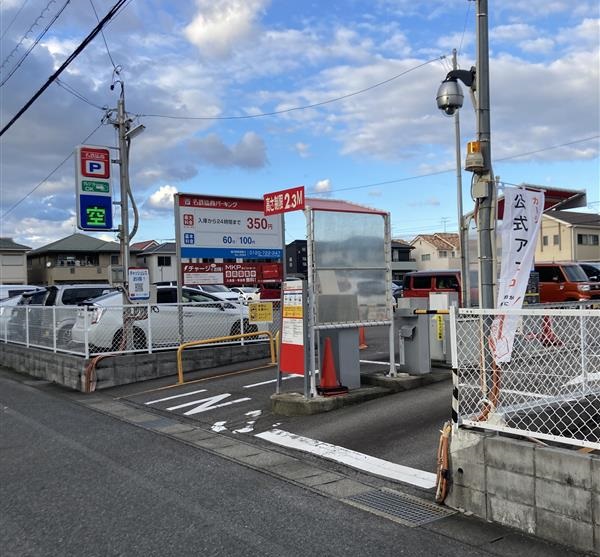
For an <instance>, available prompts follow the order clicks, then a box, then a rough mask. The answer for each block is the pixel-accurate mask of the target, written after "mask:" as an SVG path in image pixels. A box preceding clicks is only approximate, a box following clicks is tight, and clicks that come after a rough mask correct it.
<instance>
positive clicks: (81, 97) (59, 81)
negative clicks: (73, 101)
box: [55, 78, 108, 110]
mask: <svg viewBox="0 0 600 557" xmlns="http://www.w3.org/2000/svg"><path fill="white" fill-rule="evenodd" d="M55 83H56V85H58V86H59V87H62V88H63V89H64V90H65V91H66V92H67V93H70V94H71V95H73V96H74V97H76V98H78V99H79V100H80V101H83V102H84V103H87V104H89V105H90V106H93V107H94V108H97V109H98V110H106V109H107V108H108V107H107V106H100V105H99V104H96V103H94V102H92V101H90V100H89V99H88V98H87V97H86V96H85V95H83V93H80V92H79V91H77V89H75V87H72V86H71V85H69V84H68V83H65V82H64V81H62V79H58V78H57V79H56V82H55Z"/></svg>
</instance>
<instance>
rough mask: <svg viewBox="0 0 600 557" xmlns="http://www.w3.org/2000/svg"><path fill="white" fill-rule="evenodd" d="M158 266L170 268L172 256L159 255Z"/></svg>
mask: <svg viewBox="0 0 600 557" xmlns="http://www.w3.org/2000/svg"><path fill="white" fill-rule="evenodd" d="M158 266H159V267H170V266H171V256H170V255H159V256H158Z"/></svg>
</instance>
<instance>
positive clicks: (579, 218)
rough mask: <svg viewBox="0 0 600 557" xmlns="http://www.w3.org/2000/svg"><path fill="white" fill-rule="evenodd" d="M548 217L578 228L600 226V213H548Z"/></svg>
mask: <svg viewBox="0 0 600 557" xmlns="http://www.w3.org/2000/svg"><path fill="white" fill-rule="evenodd" d="M545 215H546V216H548V217H550V218H553V219H558V220H560V221H562V222H566V223H567V224H573V225H577V226H591V227H592V228H594V227H597V226H600V215H599V214H598V213H575V212H573V211H548V212H547V213H545Z"/></svg>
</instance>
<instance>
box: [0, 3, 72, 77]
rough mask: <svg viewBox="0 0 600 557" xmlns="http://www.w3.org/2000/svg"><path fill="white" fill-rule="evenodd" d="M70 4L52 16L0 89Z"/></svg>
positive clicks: (66, 4)
mask: <svg viewBox="0 0 600 557" xmlns="http://www.w3.org/2000/svg"><path fill="white" fill-rule="evenodd" d="M70 2H71V0H67V1H66V2H65V3H64V4H63V6H62V8H61V9H60V10H58V12H57V13H56V14H55V15H54V17H53V18H52V19H51V20H50V22H49V23H48V25H46V27H45V28H44V30H43V31H42V32H41V33H40V34H39V35H38V36H37V38H36V39H35V41H33V43H32V44H31V46H30V47H29V48H28V49H27V51H26V52H25V54H23V56H21V58H20V60H19V61H18V62H17V63H16V64H15V66H14V67H13V69H12V70H11V71H10V73H9V74H8V75H7V76H6V77H5V78H4V79H3V80H2V83H0V87H2V86H4V84H5V83H6V82H7V81H8V80H9V79H10V78H11V77H12V76H13V75H14V73H15V72H16V71H17V70H18V69H19V68H20V67H21V64H22V63H23V62H24V61H25V59H26V58H27V57H28V56H29V54H30V53H31V51H32V50H33V49H34V48H35V47H36V46H37V44H38V43H39V42H40V41H41V40H42V38H43V37H44V35H45V34H46V33H47V32H48V29H50V27H52V25H54V22H55V21H56V20H57V19H58V18H59V17H60V15H61V14H62V13H63V11H64V10H65V8H66V7H67V6H68V5H69V3H70Z"/></svg>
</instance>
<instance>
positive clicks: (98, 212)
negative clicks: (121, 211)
mask: <svg viewBox="0 0 600 557" xmlns="http://www.w3.org/2000/svg"><path fill="white" fill-rule="evenodd" d="M75 194H76V198H77V200H76V202H77V228H79V229H80V230H112V227H113V223H112V190H111V180H110V151H109V150H108V149H104V148H101V147H92V146H89V145H80V146H78V147H76V149H75Z"/></svg>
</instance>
